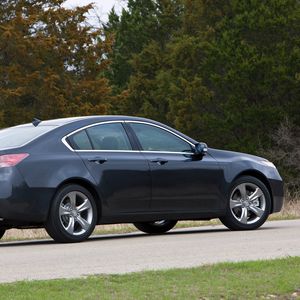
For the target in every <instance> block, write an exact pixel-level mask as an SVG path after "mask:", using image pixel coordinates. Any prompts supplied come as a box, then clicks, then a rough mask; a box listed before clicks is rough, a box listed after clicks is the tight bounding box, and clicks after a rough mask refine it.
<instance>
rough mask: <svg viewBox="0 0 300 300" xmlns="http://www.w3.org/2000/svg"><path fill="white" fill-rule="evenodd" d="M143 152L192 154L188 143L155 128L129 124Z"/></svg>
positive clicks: (140, 124)
mask: <svg viewBox="0 0 300 300" xmlns="http://www.w3.org/2000/svg"><path fill="white" fill-rule="evenodd" d="M130 125H131V127H132V129H133V130H134V132H135V134H136V136H137V138H138V139H139V142H140V144H141V146H142V148H143V150H144V151H165V152H192V147H191V145H190V144H189V143H187V142H185V141H183V140H182V139H181V138H179V137H177V136H175V135H174V134H172V133H170V132H168V131H166V130H164V129H161V128H159V127H156V126H152V125H147V124H142V123H131V124H130Z"/></svg>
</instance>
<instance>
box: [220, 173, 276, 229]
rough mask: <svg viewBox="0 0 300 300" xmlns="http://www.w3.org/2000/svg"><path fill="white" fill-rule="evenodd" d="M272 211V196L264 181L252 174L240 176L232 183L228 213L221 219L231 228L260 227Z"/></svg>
mask: <svg viewBox="0 0 300 300" xmlns="http://www.w3.org/2000/svg"><path fill="white" fill-rule="evenodd" d="M270 211H271V196H270V193H269V191H268V189H267V187H266V186H265V184H264V183H263V182H261V181H260V180H258V179H257V178H255V177H252V176H243V177H240V178H238V179H237V180H236V181H235V182H234V183H233V185H232V188H231V191H230V194H229V199H228V203H227V210H226V215H225V216H224V217H222V218H220V221H221V222H222V223H223V224H224V225H225V226H226V227H228V228H229V229H231V230H251V229H256V228H258V227H260V226H261V225H262V224H263V223H264V222H265V221H266V220H267V218H268V216H269V214H270Z"/></svg>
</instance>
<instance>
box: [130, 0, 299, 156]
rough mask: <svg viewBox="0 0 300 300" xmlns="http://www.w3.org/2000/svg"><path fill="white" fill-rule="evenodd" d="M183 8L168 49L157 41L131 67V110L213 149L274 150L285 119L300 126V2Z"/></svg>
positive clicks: (187, 1)
mask: <svg viewBox="0 0 300 300" xmlns="http://www.w3.org/2000/svg"><path fill="white" fill-rule="evenodd" d="M182 3H183V10H181V13H180V15H179V16H178V20H180V21H179V22H178V24H180V27H179V28H178V27H175V28H168V32H170V33H171V34H170V35H169V36H168V38H167V39H166V40H165V42H164V46H161V44H160V43H159V42H158V41H156V40H155V39H154V38H153V39H152V40H151V41H149V42H148V44H147V45H144V46H143V49H142V50H141V51H140V52H139V53H137V54H135V55H134V56H133V58H132V59H130V60H129V61H128V63H129V64H130V66H131V68H132V73H131V77H130V80H129V84H128V100H127V102H126V108H127V109H128V110H127V111H128V112H130V113H132V114H137V115H142V116H147V117H150V118H151V117H153V118H156V119H158V120H161V121H165V122H167V123H168V124H171V125H175V126H176V127H177V128H179V129H180V130H183V131H184V132H186V133H187V134H191V135H193V136H194V137H195V138H198V139H199V140H204V141H207V142H208V144H209V145H211V146H213V147H224V148H229V149H235V150H240V151H246V152H251V153H257V152H258V150H259V148H260V147H270V146H271V144H272V143H273V141H272V139H271V138H270V134H271V133H272V131H273V130H274V129H275V128H277V127H278V124H279V123H280V122H281V121H282V120H283V118H284V117H285V116H289V117H290V119H291V120H292V121H293V122H295V123H296V124H299V123H300V101H299V95H300V84H299V79H300V76H299V70H300V51H299V49H300V39H299V32H300V3H299V1H297V0H288V1H283V0H269V1H263V2H262V1H257V0H252V1H246V0H237V1H206V0H201V1H192V0H183V2H182ZM125 111H126V110H125Z"/></svg>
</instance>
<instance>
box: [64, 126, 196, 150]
mask: <svg viewBox="0 0 300 300" xmlns="http://www.w3.org/2000/svg"><path fill="white" fill-rule="evenodd" d="M110 123H121V124H122V123H123V124H124V123H139V124H146V125H150V126H153V127H157V128H160V129H162V130H165V131H167V132H169V133H171V134H173V135H175V136H176V137H178V138H179V139H181V140H183V141H185V142H186V143H188V144H189V145H191V146H192V148H194V147H195V145H194V144H193V143H191V142H190V141H188V140H187V139H185V138H184V137H182V136H180V135H179V134H177V133H175V132H173V131H172V130H169V129H167V128H164V127H163V126H160V125H157V124H153V123H149V122H144V121H134V120H113V121H103V122H98V123H94V124H90V125H86V126H84V127H81V128H79V129H76V130H74V131H72V132H70V133H68V134H67V135H65V136H64V137H63V138H62V139H61V141H62V143H63V144H64V145H65V146H66V147H67V148H68V149H69V150H71V151H72V152H79V153H85V152H100V153H101V152H112V153H145V154H147V153H150V154H154V153H158V154H159V153H162V154H181V155H193V154H194V153H193V152H172V151H147V150H74V149H73V148H72V147H71V145H70V144H69V143H68V142H67V138H68V137H69V136H71V135H73V134H75V133H77V132H79V131H82V130H85V129H88V128H90V127H94V126H98V125H102V124H110Z"/></svg>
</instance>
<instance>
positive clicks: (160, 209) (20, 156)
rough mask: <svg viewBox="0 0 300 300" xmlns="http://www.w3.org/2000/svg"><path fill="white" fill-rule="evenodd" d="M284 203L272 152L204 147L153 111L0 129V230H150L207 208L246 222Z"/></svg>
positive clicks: (67, 235)
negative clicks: (153, 116) (129, 226)
mask: <svg viewBox="0 0 300 300" xmlns="http://www.w3.org/2000/svg"><path fill="white" fill-rule="evenodd" d="M282 203H283V183H282V179H281V177H280V175H279V173H278V171H277V169H276V167H275V166H274V165H273V164H272V163H271V162H270V161H268V160H266V159H264V158H261V157H257V156H253V155H248V154H244V153H236V152H230V151H223V150H216V149H211V148H207V146H206V144H204V143H199V142H197V141H195V140H193V139H192V138H190V137H188V136H186V135H184V134H182V133H180V132H178V131H176V130H175V129H172V128H170V127H168V126H166V125H164V124H161V123H158V122H155V121H152V120H148V119H143V118H137V117H127V116H91V117H77V118H66V119H57V120H50V121H39V120H36V119H35V120H34V121H33V122H32V123H30V124H25V125H20V126H15V127H11V128H7V129H3V130H1V131H0V237H2V236H3V234H4V233H5V230H6V229H9V228H13V227H15V228H32V227H45V228H46V230H47V232H48V233H49V235H50V236H51V237H52V238H53V239H54V240H56V241H58V242H79V241H83V240H85V239H87V238H88V237H89V236H90V234H91V233H92V231H93V230H94V227H95V225H96V224H113V223H134V225H135V226H136V227H137V228H138V229H140V230H142V231H144V232H147V233H150V234H158V233H164V232H167V231H168V230H170V229H171V228H173V227H174V226H175V224H176V222H177V221H178V220H209V219H212V218H219V219H220V220H221V221H222V223H223V224H224V225H226V226H227V227H228V228H230V229H232V230H248V229H256V228H258V227H260V226H261V225H262V224H263V223H264V222H265V221H266V219H267V218H268V216H269V214H271V213H274V212H278V211H280V209H281V207H282Z"/></svg>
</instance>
